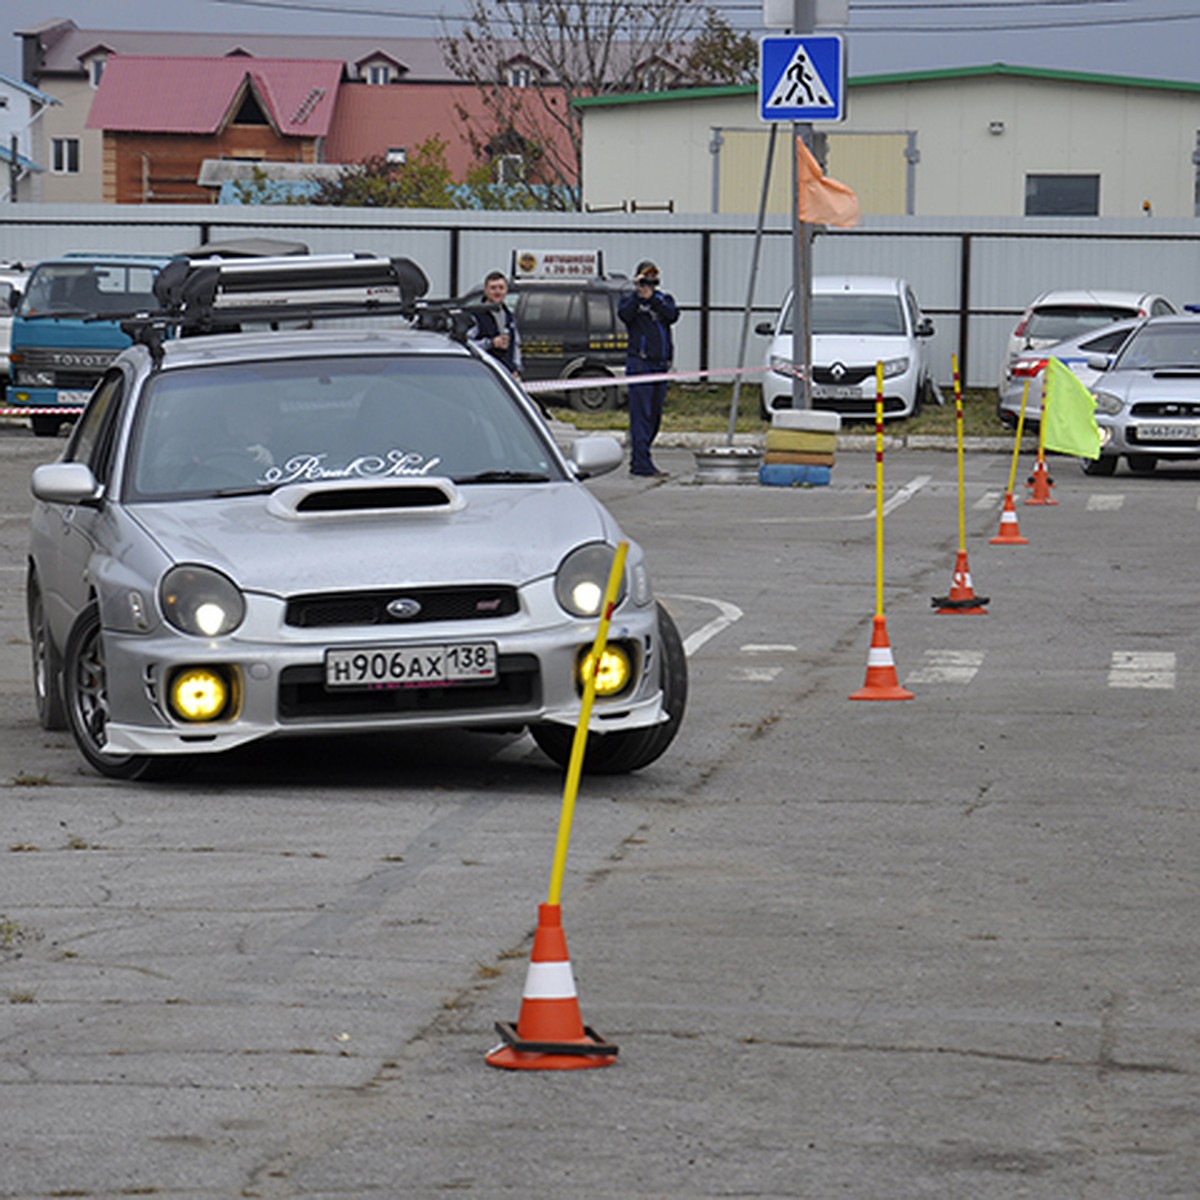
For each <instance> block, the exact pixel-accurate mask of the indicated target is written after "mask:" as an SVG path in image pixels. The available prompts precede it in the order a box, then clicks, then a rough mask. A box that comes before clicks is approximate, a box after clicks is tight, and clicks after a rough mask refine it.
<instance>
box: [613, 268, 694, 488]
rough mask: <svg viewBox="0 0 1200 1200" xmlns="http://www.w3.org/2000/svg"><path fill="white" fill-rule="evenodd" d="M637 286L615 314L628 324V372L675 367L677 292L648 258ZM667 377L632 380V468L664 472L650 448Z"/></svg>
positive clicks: (632, 471) (645, 372) (637, 274)
mask: <svg viewBox="0 0 1200 1200" xmlns="http://www.w3.org/2000/svg"><path fill="white" fill-rule="evenodd" d="M633 283H634V288H633V291H631V292H628V293H626V294H625V295H624V296H622V297H621V301H620V303H619V304H618V306H617V315H618V316H619V317H620V318H621V320H622V321H624V322H625V324H626V326H628V328H629V349H628V351H627V353H626V358H625V374H626V376H627V377H629V378H632V377H634V376H637V375H659V374H663V373H664V372H666V371H669V370H670V368H671V359H672V357H673V356H674V352H675V348H674V345H673V344H672V341H671V326H672V325H674V324H675V322H676V321H678V320H679V309H678V307H677V306H676V304H675V297H674V296H672V295H671V294H670V293H669V292H664V291H661V290H660V288H659V284H660V283H661V279H660V277H659V273H658V267H657V266H655V265H654V263H652V262H650V261H649V260H648V259H647V260H643V261H642V262H640V263H638V265H637V270H636V271H635V272H634V280H633ZM666 398H667V382H666V380H665V379H664V380H658V381H657V382H654V383H631V384H630V385H629V447H630V448H629V473H630V474H631V475H646V476H664V475H666V474H667V472H666V471H660V470H659V469H658V468H657V467H656V466H655V465H654V460H653V459H652V458H651V457H650V447H651V445H652V444H653V442H654V439H655V438H656V437H657V436H658V429H659V426H660V425H661V424H662V413H663V402H664V401H665V400H666Z"/></svg>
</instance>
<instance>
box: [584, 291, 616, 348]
mask: <svg viewBox="0 0 1200 1200" xmlns="http://www.w3.org/2000/svg"><path fill="white" fill-rule="evenodd" d="M585 299H586V301H587V323H588V333H590V334H591V335H592V337H604V336H605V335H606V334H610V333H612V331H613V327H614V324H615V322H614V321H613V305H612V296H611V295H609V293H608V292H588V293H586V296H585Z"/></svg>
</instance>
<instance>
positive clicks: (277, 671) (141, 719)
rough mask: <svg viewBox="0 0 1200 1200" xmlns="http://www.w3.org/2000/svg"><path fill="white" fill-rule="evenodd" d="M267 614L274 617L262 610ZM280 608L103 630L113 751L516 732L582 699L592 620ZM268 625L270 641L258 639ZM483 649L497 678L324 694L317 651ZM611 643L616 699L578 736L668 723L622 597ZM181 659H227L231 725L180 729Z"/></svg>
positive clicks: (555, 719) (645, 647) (645, 617)
mask: <svg viewBox="0 0 1200 1200" xmlns="http://www.w3.org/2000/svg"><path fill="white" fill-rule="evenodd" d="M273 609H275V610H277V611H274V612H272V611H271V610H273ZM282 609H283V605H282V603H278V604H276V603H274V602H267V601H264V600H263V599H262V598H257V599H256V600H255V601H254V602H253V604H252V605H251V606H250V610H249V611H248V614H247V621H246V622H245V623H244V625H243V627H242V629H241V630H239V633H238V635H237V636H231V637H228V638H222V639H216V640H213V641H205V640H203V639H198V638H189V637H186V636H184V635H182V634H177V633H175V632H174V631H173V630H169V629H162V630H159V631H158V632H156V633H154V634H152V635H138V634H130V633H122V632H114V631H111V630H106V631H105V634H104V644H105V658H106V666H107V676H108V678H107V684H108V698H109V706H110V719H109V722H108V725H107V729H106V734H107V749H108V750H109V751H111V752H112V753H113V754H147V755H162V754H216V753H221V752H222V751H225V750H231V749H233V748H234V747H236V746H241V745H245V744H247V743H249V742H254V741H259V740H261V739H264V738H275V737H289V736H311V735H328V734H339V733H362V732H381V731H387V730H411V729H432V728H465V727H471V728H487V727H493V728H514V727H519V726H522V725H530V724H538V723H542V722H551V723H556V724H561V725H566V726H574V725H575V724H576V722H577V721H578V719H579V712H580V693H579V690H578V688H577V685H576V680H575V664H576V660H577V657H578V654H579V652H580V650H581V648H582V649H583V650H586V649H588V648H590V647H591V645H592V642H593V640H594V638H595V625H594V623H592V622H588V621H582V620H579V621H577V620H572V619H570V618H567V617H565V616H562V615H561V614H560V616H559V618H558V619H557V620H555V621H554V622H553V624H542V625H540V626H539V627H534V625H533V621H532V620H531V618H530V617H529V615H528V607H527V606H526V607H523V609H522V612H521V613H518V614H516V615H515V616H513V617H509V618H504V619H503V620H499V621H490V622H474V621H471V622H453V623H450V622H445V623H438V624H429V625H425V626H423V627H422V628H421V629H420V630H419V631H417V630H414V629H413V628H411V627H408V626H405V627H403V628H402V629H397V628H396V627H389V628H387V629H380V628H371V629H366V630H364V629H350V628H338V629H295V628H291V627H284V626H283V625H282V620H281V616H282ZM270 625H274V633H273V636H270V637H265V636H262V635H263V634H264V633H265V632H266V629H267V627H268V626H270ZM476 641H491V642H495V644H496V649H497V668H498V679H497V681H496V682H495V683H488V684H482V685H481V684H468V685H455V686H442V685H434V686H426V687H414V688H388V689H383V688H380V689H371V690H341V689H327V688H325V686H324V669H323V661H324V652H325V650H326V649H327V648H330V647H335V646H336V647H346V646H353V647H362V648H364V649H366V648H370V647H379V646H394V645H401V644H402V645H430V644H447V643H451V644H452V643H456V642H476ZM609 641H610V642H622V643H626V644H627V645H628V646H629V648H630V650H631V652H632V657H633V661H634V672H633V678H632V681H631V683H630V685H629V686H628V687H627V688H626V690H625V691H624V692H623V693H622V694H621V695H619V696H615V697H603V698H602V697H597V698H596V701H595V704H594V706H593V709H592V715H591V720H590V722H589V728H590V729H591V731H593V732H596V733H607V732H615V731H619V730H627V729H638V728H644V727H646V726H650V725H655V724H659V723H661V722H662V721H665V720H666V719H667V714H666V712H665V711H664V709H663V704H662V701H663V695H662V690H661V686H660V682H659V679H660V659H661V654H660V653H659V645H658V643H659V638H658V626H657V618H656V610H655V607H654V606H653V605H650V606H648V607H646V608H642V609H639V608H636V607H635V606H633V605H632V604H629V603H627V604H626V605H625V606H624V607H623V608H622V609H620V610H618V612H617V613H616V614H614V617H613V621H612V625H611V627H610V631H609ZM183 665H209V666H214V665H228V666H230V667H232V668H233V669H234V670H235V671H236V672H237V675H238V677H239V681H240V686H239V693H240V703H239V705H238V707H237V710H236V712H235V713H234V714H233V715H232V717H231V718H229V719H226V720H221V721H214V722H210V723H203V724H200V723H188V722H184V721H181V720H179V719H177V718H175V717H174V716H173V715H171V714H170V713H169V712H168V709H167V705H166V691H167V686H168V680H169V677H170V675H171V673H172V672H173V671H174V670H175V669H176V668H178V667H180V666H183Z"/></svg>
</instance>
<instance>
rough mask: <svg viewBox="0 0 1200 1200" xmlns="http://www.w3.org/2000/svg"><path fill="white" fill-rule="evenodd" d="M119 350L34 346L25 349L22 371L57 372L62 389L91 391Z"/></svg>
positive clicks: (57, 379)
mask: <svg viewBox="0 0 1200 1200" xmlns="http://www.w3.org/2000/svg"><path fill="white" fill-rule="evenodd" d="M119 353H120V351H119V350H60V349H50V348H47V347H43V346H30V347H28V348H27V349H23V350H22V351H21V365H20V369H21V371H22V373H26V372H33V371H53V372H54V381H55V384H56V385H57V386H58V387H60V388H76V389H88V390H90V389H91V388H93V387H94V386H95V384H96V381H97V380H98V379H99V378H100V376H101V375H103V374H104V372H105V370H107V368H108V365H109V364H110V363H111V362H112V361H113V359H114V358H116V357H117V355H118V354H119Z"/></svg>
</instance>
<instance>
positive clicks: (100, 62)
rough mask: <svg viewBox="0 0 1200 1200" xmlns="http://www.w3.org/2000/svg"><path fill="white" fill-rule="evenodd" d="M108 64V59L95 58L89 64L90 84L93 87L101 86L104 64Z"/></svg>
mask: <svg viewBox="0 0 1200 1200" xmlns="http://www.w3.org/2000/svg"><path fill="white" fill-rule="evenodd" d="M107 62H108V59H107V58H93V59H92V60H91V62H89V63H88V82H89V83H90V84H91V85H92V87H99V86H100V77H101V76H102V75H103V74H104V64H105V63H107Z"/></svg>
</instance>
